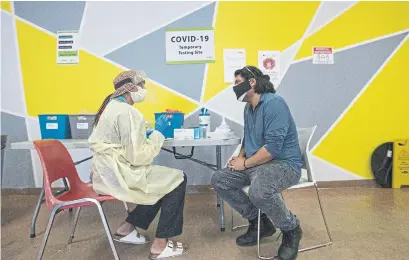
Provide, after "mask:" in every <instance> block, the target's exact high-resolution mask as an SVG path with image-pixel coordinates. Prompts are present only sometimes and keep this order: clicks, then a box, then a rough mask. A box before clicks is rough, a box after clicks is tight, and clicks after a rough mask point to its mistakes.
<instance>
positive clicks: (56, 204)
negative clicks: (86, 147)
mask: <svg viewBox="0 0 409 260" xmlns="http://www.w3.org/2000/svg"><path fill="white" fill-rule="evenodd" d="M34 147H35V149H36V150H37V153H38V155H39V157H40V160H41V164H42V166H43V171H44V190H45V201H46V204H47V207H48V209H49V210H52V211H51V216H50V220H49V222H48V226H47V230H46V232H45V234H44V241H43V244H42V246H41V249H40V252H39V254H38V257H37V260H41V259H42V257H43V254H44V249H45V246H46V244H47V240H48V236H49V234H50V230H51V228H52V225H53V222H54V218H55V215H56V214H57V213H58V212H60V211H61V210H64V209H71V208H78V210H77V212H76V216H75V220H74V227H73V230H72V233H71V235H70V238H69V241H68V243H69V244H70V243H71V242H72V239H73V238H74V232H75V228H76V226H77V222H78V218H79V213H80V209H81V208H82V207H90V206H97V208H98V211H99V214H100V216H101V220H102V223H103V224H104V228H105V232H106V234H107V237H108V240H109V244H110V245H111V248H112V251H113V254H114V257H115V259H116V260H119V256H118V253H117V251H116V248H115V245H114V241H113V239H112V235H111V231H110V229H109V225H108V222H107V220H106V217H105V214H104V211H103V209H102V206H101V203H102V202H104V201H108V200H116V199H115V198H114V197H112V196H100V195H98V194H97V193H96V192H95V191H94V190H93V189H92V185H91V184H87V183H84V182H82V181H81V179H80V178H79V176H78V172H77V169H76V168H75V165H74V162H73V160H72V158H71V155H70V154H69V153H68V151H67V149H66V148H65V146H64V145H63V144H62V143H61V142H59V141H56V140H40V141H35V142H34ZM62 178H66V179H67V180H68V183H69V187H70V189H69V191H67V192H66V193H64V194H61V195H59V196H55V195H54V194H53V193H52V190H51V184H52V183H53V182H54V181H56V180H59V179H62Z"/></svg>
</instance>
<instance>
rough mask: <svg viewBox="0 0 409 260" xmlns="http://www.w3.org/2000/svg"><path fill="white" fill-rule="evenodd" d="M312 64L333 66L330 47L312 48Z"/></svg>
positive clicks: (332, 53) (332, 52) (332, 51)
mask: <svg viewBox="0 0 409 260" xmlns="http://www.w3.org/2000/svg"><path fill="white" fill-rule="evenodd" d="M312 64H334V49H333V48H332V47H313V48H312Z"/></svg>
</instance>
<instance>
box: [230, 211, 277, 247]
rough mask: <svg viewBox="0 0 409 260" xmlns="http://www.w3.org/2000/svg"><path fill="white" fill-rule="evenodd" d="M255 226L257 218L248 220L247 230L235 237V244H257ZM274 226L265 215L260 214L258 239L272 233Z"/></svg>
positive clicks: (274, 229) (274, 230)
mask: <svg viewBox="0 0 409 260" xmlns="http://www.w3.org/2000/svg"><path fill="white" fill-rule="evenodd" d="M257 226H258V218H256V219H253V220H249V227H248V229H247V232H246V233H245V234H243V235H241V236H239V237H237V239H236V244H237V245H238V246H254V245H257ZM275 232H276V228H275V227H274V225H273V223H272V222H271V220H270V219H269V218H268V217H267V216H266V215H265V214H262V215H261V220H260V240H261V239H262V238H264V237H269V236H272V235H274V233H275Z"/></svg>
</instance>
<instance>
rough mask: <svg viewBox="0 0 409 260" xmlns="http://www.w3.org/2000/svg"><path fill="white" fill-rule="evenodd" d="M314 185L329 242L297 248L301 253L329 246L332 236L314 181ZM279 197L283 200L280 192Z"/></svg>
mask: <svg viewBox="0 0 409 260" xmlns="http://www.w3.org/2000/svg"><path fill="white" fill-rule="evenodd" d="M314 186H315V192H316V193H317V199H318V204H319V206H320V210H321V215H322V219H323V220H324V225H325V229H326V231H327V235H328V238H329V242H327V243H323V244H318V245H315V246H310V247H306V248H302V249H299V250H298V252H299V253H301V252H306V251H310V250H313V249H317V248H321V247H326V246H329V245H331V244H332V237H331V233H330V231H329V228H328V223H327V219H326V218H325V214H324V209H323V208H322V204H321V199H320V194H319V191H318V186H317V184H316V183H314ZM281 198H282V199H283V201H284V197H283V194H282V193H281Z"/></svg>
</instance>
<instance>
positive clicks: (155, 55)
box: [106, 3, 215, 101]
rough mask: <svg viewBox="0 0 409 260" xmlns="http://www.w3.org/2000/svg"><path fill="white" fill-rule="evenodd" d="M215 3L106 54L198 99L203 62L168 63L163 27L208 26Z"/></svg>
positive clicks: (115, 60) (107, 56)
mask: <svg viewBox="0 0 409 260" xmlns="http://www.w3.org/2000/svg"><path fill="white" fill-rule="evenodd" d="M214 7H215V4H214V3H213V4H209V5H207V6H205V7H203V8H201V9H199V10H198V11H196V12H194V13H192V14H190V15H187V16H185V17H183V18H181V19H179V20H177V21H175V22H173V23H171V24H169V25H167V26H165V27H163V28H161V29H159V30H157V31H154V32H152V33H150V34H149V35H146V36H144V37H142V38H140V39H138V40H136V41H134V42H132V43H129V44H127V45H125V46H123V47H122V48H120V49H118V50H115V51H113V52H112V53H109V54H107V55H106V58H108V59H110V60H112V61H114V62H116V63H118V64H121V65H123V66H125V67H127V68H130V69H138V70H144V71H145V72H146V74H147V75H148V77H149V78H151V79H153V80H155V81H156V82H159V83H160V84H163V85H165V86H167V87H169V88H171V89H173V90H176V91H178V92H179V93H183V94H184V95H186V96H188V97H191V98H193V99H195V100H197V101H200V94H201V91H202V84H203V74H204V69H205V64H184V65H167V64H166V50H165V30H166V28H190V27H209V26H212V23H213V13H214Z"/></svg>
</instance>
